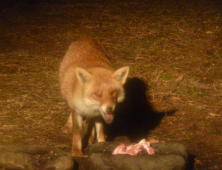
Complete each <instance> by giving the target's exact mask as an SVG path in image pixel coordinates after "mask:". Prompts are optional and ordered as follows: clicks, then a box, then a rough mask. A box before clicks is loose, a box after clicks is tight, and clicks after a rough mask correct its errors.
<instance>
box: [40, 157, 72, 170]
mask: <svg viewBox="0 0 222 170" xmlns="http://www.w3.org/2000/svg"><path fill="white" fill-rule="evenodd" d="M72 168H73V160H72V159H69V157H67V156H60V157H58V158H57V159H55V160H50V161H48V162H47V163H46V166H45V168H44V169H45V170H51V169H54V170H71V169H72Z"/></svg>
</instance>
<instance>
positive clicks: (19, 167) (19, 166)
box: [0, 151, 34, 170]
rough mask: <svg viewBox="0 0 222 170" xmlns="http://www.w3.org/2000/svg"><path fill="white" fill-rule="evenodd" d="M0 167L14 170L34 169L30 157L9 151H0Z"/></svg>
mask: <svg viewBox="0 0 222 170" xmlns="http://www.w3.org/2000/svg"><path fill="white" fill-rule="evenodd" d="M0 166H1V167H4V168H9V169H16V170H23V169H24V170H25V169H34V166H33V158H32V156H30V155H29V154H26V153H16V152H11V151H4V152H2V151H1V153H0Z"/></svg>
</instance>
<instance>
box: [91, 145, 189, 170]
mask: <svg viewBox="0 0 222 170" xmlns="http://www.w3.org/2000/svg"><path fill="white" fill-rule="evenodd" d="M119 144H120V143H109V142H105V143H95V144H93V145H92V146H91V148H90V151H89V152H90V169H91V170H125V169H127V170H141V169H142V170H157V169H158V170H184V169H185V168H186V160H187V151H186V148H185V147H184V145H182V144H178V143H156V144H151V147H153V148H154V150H155V152H156V153H155V155H138V156H131V155H112V151H113V150H114V149H115V148H116V147H117V146H118V145H119ZM125 145H129V143H128V144H127V143H125Z"/></svg>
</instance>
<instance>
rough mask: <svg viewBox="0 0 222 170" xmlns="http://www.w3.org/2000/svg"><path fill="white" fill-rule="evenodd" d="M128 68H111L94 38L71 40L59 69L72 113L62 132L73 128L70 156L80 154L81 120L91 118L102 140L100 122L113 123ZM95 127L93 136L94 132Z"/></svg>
mask: <svg viewBox="0 0 222 170" xmlns="http://www.w3.org/2000/svg"><path fill="white" fill-rule="evenodd" d="M128 73H129V67H128V66H126V67H122V68H120V69H118V70H116V71H113V69H112V66H111V63H110V61H109V60H108V58H107V54H106V51H105V48H104V47H103V45H102V44H101V43H100V42H99V41H98V40H95V39H93V38H81V39H79V40H77V41H75V42H73V43H72V44H71V45H70V46H69V49H68V51H67V52H66V54H65V56H64V58H63V60H62V62H61V64H60V69H59V81H60V88H61V94H62V96H63V97H64V98H65V100H66V101H67V103H68V105H69V107H70V108H71V109H72V113H71V114H70V116H69V119H68V121H67V123H66V125H65V126H64V128H63V131H64V132H68V131H72V134H73V136H72V140H73V141H72V151H71V154H72V156H80V157H81V156H83V153H82V139H81V133H82V121H83V118H90V119H93V120H94V122H95V130H96V131H95V132H96V137H97V141H98V142H105V135H104V128H103V121H102V118H103V119H104V121H105V122H106V123H107V124H110V123H112V121H113V118H114V109H115V107H116V104H117V103H119V102H122V101H123V100H124V97H125V95H124V88H123V85H124V84H125V82H126V79H127V77H128ZM95 132H94V128H93V131H92V136H94V134H95Z"/></svg>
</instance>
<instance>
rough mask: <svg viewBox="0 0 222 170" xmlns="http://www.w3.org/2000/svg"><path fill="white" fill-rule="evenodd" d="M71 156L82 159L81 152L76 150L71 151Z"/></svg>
mask: <svg viewBox="0 0 222 170" xmlns="http://www.w3.org/2000/svg"><path fill="white" fill-rule="evenodd" d="M71 155H72V156H74V157H83V153H82V151H80V150H78V149H73V150H72V151H71Z"/></svg>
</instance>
